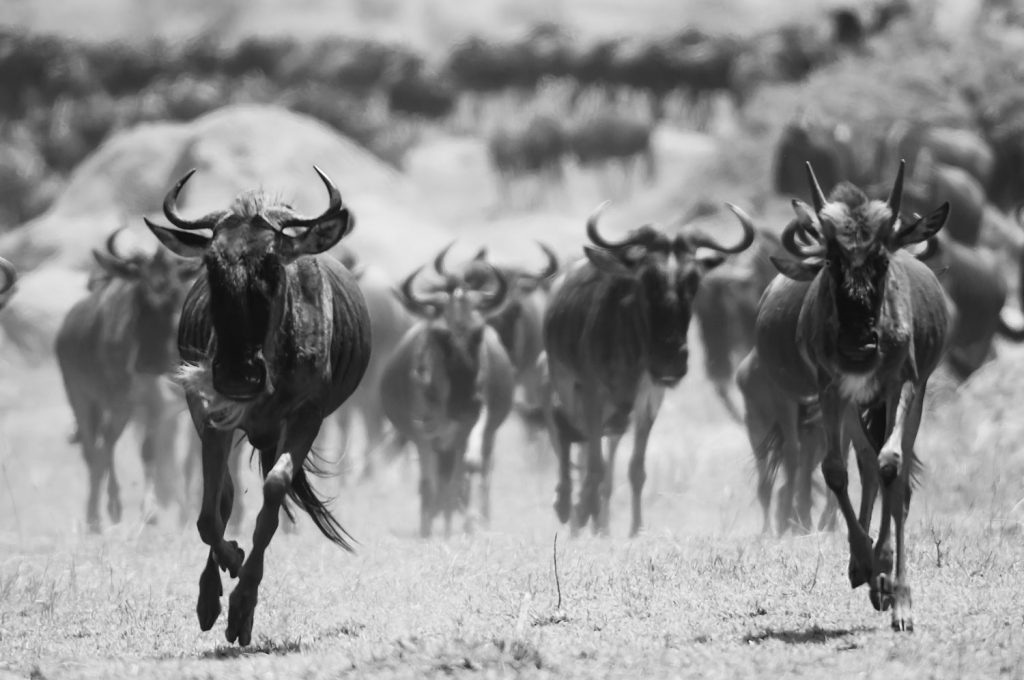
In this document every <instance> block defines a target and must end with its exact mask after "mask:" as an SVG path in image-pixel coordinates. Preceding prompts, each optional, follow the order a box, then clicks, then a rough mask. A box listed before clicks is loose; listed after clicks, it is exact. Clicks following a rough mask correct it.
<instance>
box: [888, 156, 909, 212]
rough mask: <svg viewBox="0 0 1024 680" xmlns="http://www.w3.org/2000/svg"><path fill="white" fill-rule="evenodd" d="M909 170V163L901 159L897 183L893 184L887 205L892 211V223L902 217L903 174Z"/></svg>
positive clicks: (897, 172)
mask: <svg viewBox="0 0 1024 680" xmlns="http://www.w3.org/2000/svg"><path fill="white" fill-rule="evenodd" d="M906 168H907V161H905V160H903V159H900V169H899V170H897V171H896V181H894V182H893V183H892V190H891V191H890V192H889V198H888V200H887V201H886V203H887V204H888V205H889V209H890V210H891V211H892V221H893V222H895V221H896V220H897V219H899V216H900V203H902V202H903V173H904V171H905V170H906Z"/></svg>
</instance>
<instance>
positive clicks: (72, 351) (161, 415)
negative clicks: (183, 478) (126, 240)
mask: <svg viewBox="0 0 1024 680" xmlns="http://www.w3.org/2000/svg"><path fill="white" fill-rule="evenodd" d="M123 229H124V227H121V228H119V229H117V230H115V231H114V232H113V233H111V234H110V236H109V237H108V238H107V241H106V250H105V251H101V250H94V251H93V255H94V257H95V258H96V261H97V263H98V264H99V266H100V268H101V271H102V275H101V276H94V277H93V278H92V280H91V281H90V285H89V293H88V295H86V297H85V298H83V299H81V300H79V301H78V302H77V303H75V304H74V305H73V306H72V307H71V309H70V310H68V313H67V315H66V316H65V317H64V321H63V322H62V323H61V326H60V328H59V330H58V331H57V337H56V344H55V351H56V355H57V362H58V364H59V365H60V369H61V375H62V377H63V379H64V389H65V391H66V392H67V397H68V402H69V403H70V405H71V410H72V412H73V413H74V416H75V423H76V426H77V430H76V431H77V434H76V435H75V437H74V439H75V440H77V441H78V442H79V443H80V444H81V446H82V454H83V456H84V457H85V463H86V465H87V466H88V468H89V498H88V501H87V503H86V522H87V524H88V527H89V530H90V531H99V529H100V515H99V503H100V494H101V488H100V487H101V485H102V484H103V481H104V479H106V482H107V512H108V514H109V515H110V520H111V521H112V522H114V523H117V522H120V521H121V512H122V507H121V492H120V486H119V484H118V481H117V473H116V470H115V468H114V447H115V445H116V444H117V441H118V439H120V437H121V434H122V433H123V432H124V429H125V427H126V426H127V424H128V422H129V420H131V418H132V416H133V414H137V415H139V416H140V420H141V421H142V424H143V429H144V435H143V442H142V460H143V465H144V468H145V476H146V486H147V497H148V495H149V493H148V492H149V491H150V490H152V489H153V487H154V485H155V484H156V482H157V481H164V480H156V479H155V473H154V471H153V467H154V465H156V464H157V463H158V462H159V461H157V458H158V457H159V456H165V455H170V454H169V452H166V451H162V450H160V449H163V448H165V447H166V445H167V443H168V437H167V428H168V425H169V423H168V422H167V421H168V420H169V419H170V418H172V417H173V414H172V413H169V412H168V411H169V409H168V408H167V407H168V406H169V404H168V397H167V396H166V395H164V394H163V392H162V389H161V387H160V385H159V383H158V380H159V377H160V376H161V375H166V374H169V373H170V372H171V371H172V370H173V368H174V364H175V360H176V357H175V352H174V337H175V334H176V329H177V324H178V316H179V314H180V312H181V304H182V301H183V300H184V298H185V291H186V290H188V286H189V285H190V284H191V281H192V279H193V278H194V277H195V275H196V267H195V266H194V265H193V264H192V263H189V262H187V261H185V260H181V259H179V258H176V257H173V256H171V255H170V254H169V253H167V252H166V251H164V250H163V249H162V248H160V249H158V250H157V251H156V253H155V254H154V255H152V256H149V255H144V254H140V253H135V254H132V255H130V256H126V255H122V254H121V253H120V252H119V251H118V249H117V245H116V243H117V236H118V234H119V233H121V232H122V230H123ZM183 505H184V501H183Z"/></svg>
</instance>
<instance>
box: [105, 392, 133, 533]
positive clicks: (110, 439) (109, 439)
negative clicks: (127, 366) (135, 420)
mask: <svg viewBox="0 0 1024 680" xmlns="http://www.w3.org/2000/svg"><path fill="white" fill-rule="evenodd" d="M131 415H132V408H131V406H130V405H129V404H128V403H115V404H114V405H113V406H111V407H110V409H109V410H108V412H107V418H106V419H105V421H104V423H103V426H102V428H101V433H102V434H101V441H100V444H99V447H100V451H99V455H100V459H101V460H102V461H103V466H104V467H105V468H106V471H107V513H108V514H109V515H110V521H111V522H113V523H114V524H117V523H118V522H120V521H121V512H122V506H121V485H120V484H118V483H117V473H116V471H115V470H114V446H115V445H116V444H117V440H118V439H120V438H121V435H122V434H123V433H124V428H125V427H126V426H127V425H128V420H129V419H130V418H131Z"/></svg>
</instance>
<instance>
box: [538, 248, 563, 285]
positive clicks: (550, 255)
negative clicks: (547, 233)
mask: <svg viewBox="0 0 1024 680" xmlns="http://www.w3.org/2000/svg"><path fill="white" fill-rule="evenodd" d="M537 245H538V246H540V249H541V250H543V251H544V255H545V256H546V257H547V259H548V261H547V264H546V265H544V269H542V270H540V273H538V274H535V276H536V277H537V280H538V281H543V280H544V279H550V278H551V277H552V276H554V275H555V274H557V273H558V267H559V265H558V256H557V255H555V251H553V250H552V249H551V246H549V245H548V244H546V243H543V242H541V241H537Z"/></svg>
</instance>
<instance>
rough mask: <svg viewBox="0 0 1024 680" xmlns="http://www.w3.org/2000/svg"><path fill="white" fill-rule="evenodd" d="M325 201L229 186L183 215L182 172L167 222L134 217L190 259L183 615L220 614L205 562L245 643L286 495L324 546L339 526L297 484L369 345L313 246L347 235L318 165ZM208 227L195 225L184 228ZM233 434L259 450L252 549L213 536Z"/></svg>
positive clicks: (345, 285)
mask: <svg viewBox="0 0 1024 680" xmlns="http://www.w3.org/2000/svg"><path fill="white" fill-rule="evenodd" d="M316 171H317V174H318V175H319V176H320V179H321V180H322V181H323V183H324V185H325V186H326V187H327V193H328V196H329V204H328V207H327V209H326V210H325V211H324V212H323V214H321V215H319V216H317V217H312V218H306V217H300V216H298V215H296V213H295V212H294V211H293V210H292V209H291V208H290V207H289V206H287V205H283V204H280V203H275V202H273V201H272V200H271V199H269V198H268V197H267V195H266V194H264V193H262V192H258V191H250V192H246V193H243V194H241V195H240V196H239V197H238V198H237V199H235V201H234V203H233V204H232V205H231V207H230V208H229V209H227V210H220V211H216V212H212V213H209V214H208V215H206V216H204V217H201V218H199V219H197V220H188V219H185V218H184V217H182V216H180V215H179V214H178V209H177V205H176V204H177V198H178V194H179V192H180V191H181V188H182V186H184V184H185V182H187V181H188V179H189V178H190V177H191V176H192V174H193V173H194V171H190V172H189V173H188V174H186V175H185V176H184V177H182V178H181V179H180V180H179V181H178V183H177V184H176V185H175V186H174V187H173V188H172V189H171V190H170V191H169V192H168V194H167V197H166V198H165V199H164V215H165V217H166V218H167V220H168V221H170V223H171V224H173V225H174V226H175V227H177V228H178V229H170V228H167V227H161V226H158V225H156V224H154V223H152V222H150V221H148V220H147V221H146V224H147V225H148V226H149V228H150V230H152V232H153V233H154V234H155V235H156V236H157V238H159V239H160V242H161V243H163V244H164V245H165V246H166V247H167V248H169V249H170V250H171V251H173V252H175V253H177V254H178V255H181V256H182V257H189V258H202V264H203V272H202V273H201V274H200V276H199V278H198V279H197V280H196V282H195V284H194V285H193V286H192V289H191V290H190V291H189V293H188V296H187V297H186V299H185V304H184V308H183V311H182V315H181V324H180V328H179V333H178V350H179V352H180V353H181V360H182V362H183V365H182V367H181V369H180V371H179V380H180V381H181V383H182V384H183V386H184V387H185V393H186V398H187V401H188V406H189V411H190V412H191V414H192V421H193V423H194V424H195V427H196V431H197V432H198V433H199V437H200V439H201V440H202V457H203V502H202V509H201V510H200V513H199V521H198V522H197V523H196V525H197V527H198V529H199V535H200V537H201V538H202V539H203V542H204V543H206V544H207V545H209V546H210V553H209V557H208V558H207V561H206V567H205V569H204V570H203V573H202V576H201V577H200V578H199V601H198V604H197V606H196V613H197V614H198V617H199V626H200V628H202V629H203V630H209V629H210V628H211V627H212V626H213V624H214V622H216V620H217V617H218V616H219V615H220V609H221V608H220V595H221V593H222V592H223V591H222V588H221V581H220V574H219V573H218V572H217V569H218V568H221V569H226V570H227V571H228V573H229V574H230V575H231V576H232V578H233V577H235V576H236V575H237V576H238V586H237V587H236V588H235V590H234V592H232V593H231V599H230V609H229V611H228V625H227V631H226V636H227V640H228V642H234V641H235V640H238V643H239V644H241V645H248V644H249V641H250V639H251V636H252V625H253V614H254V612H255V608H256V601H257V594H258V589H259V584H260V581H262V580H263V556H264V553H265V552H266V549H267V546H268V545H269V544H270V540H271V539H272V538H273V536H274V532H275V531H277V526H278V515H279V512H280V510H281V506H282V504H283V503H284V500H285V496H286V495H287V496H288V497H289V498H291V499H292V500H293V501H295V502H296V503H297V504H298V505H299V506H300V507H301V508H302V509H303V510H305V511H306V512H307V513H308V514H309V516H310V518H311V519H312V520H313V523H314V524H315V525H316V526H317V528H318V529H320V531H321V532H322V533H323V534H324V535H325V536H326V537H327V538H328V539H330V540H331V541H332V542H334V543H336V544H337V545H339V546H341V547H343V548H346V549H351V546H350V545H349V543H348V541H347V540H346V536H347V534H346V532H345V530H344V529H343V528H342V526H341V525H340V524H339V523H338V520H337V519H336V518H335V517H334V516H333V515H332V514H331V512H330V510H328V508H327V507H326V505H325V504H324V501H323V500H322V499H321V498H320V497H319V496H318V495H317V493H316V492H315V491H314V490H313V488H312V486H310V483H309V479H308V478H307V476H306V469H305V465H306V463H307V462H310V461H308V459H307V455H308V454H309V451H310V447H311V446H312V444H313V441H314V440H315V439H316V435H317V433H318V432H319V431H320V427H321V424H322V422H323V419H324V418H325V417H326V416H327V415H329V414H330V413H332V412H333V411H334V410H335V409H337V408H338V407H339V406H340V405H341V404H342V403H343V402H344V401H345V400H346V399H347V398H348V397H349V395H351V394H352V391H353V390H355V388H356V386H357V385H358V384H359V381H360V379H361V378H362V376H363V371H365V370H366V364H367V360H368V359H369V354H370V319H369V314H368V313H367V311H366V304H365V302H364V301H363V295H362V293H361V292H360V291H359V286H358V285H357V284H356V281H355V277H354V276H353V275H352V273H351V272H350V271H349V270H348V269H346V268H345V267H344V266H342V264H341V263H340V262H339V261H338V260H337V259H335V258H334V257H331V256H329V255H326V254H324V251H326V250H328V249H329V248H331V247H332V246H333V245H334V244H336V243H337V242H338V241H339V240H340V239H341V238H342V237H343V236H345V235H346V234H347V233H349V232H350V231H351V230H352V226H353V218H352V216H351V214H350V213H349V211H348V209H347V208H346V207H345V206H344V204H343V203H342V200H341V194H340V193H339V192H338V189H337V188H336V187H335V186H334V183H333V182H331V180H330V179H329V178H328V177H327V175H325V174H324V173H323V172H322V171H321V170H320V169H319V168H316ZM197 231H200V232H209V233H208V234H206V233H196V232H197ZM236 429H240V430H242V431H243V432H244V433H245V436H246V437H247V438H248V440H249V442H250V443H251V444H252V445H253V446H254V447H256V449H258V450H259V455H260V468H261V470H262V472H263V474H264V476H265V478H266V479H265V481H264V483H263V507H262V509H261V510H260V512H259V515H258V516H257V518H256V528H255V530H254V531H253V543H252V552H251V553H250V555H249V558H248V559H247V560H245V561H244V563H243V558H244V556H245V553H244V552H243V551H242V550H241V549H240V548H239V547H238V544H237V543H236V542H235V541H227V540H225V539H224V527H225V523H226V522H227V520H228V518H229V516H230V513H231V504H232V498H233V496H234V485H233V483H232V479H231V475H230V474H229V473H228V469H227V468H228V456H229V454H230V452H231V439H232V436H233V433H234V431H235V430H236Z"/></svg>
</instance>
